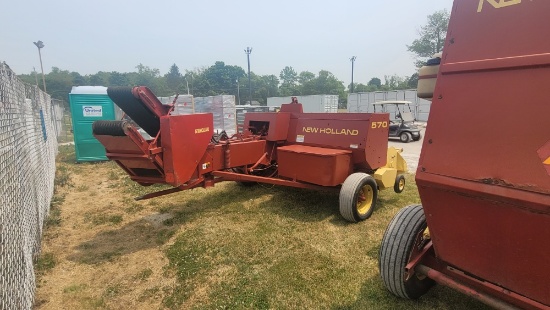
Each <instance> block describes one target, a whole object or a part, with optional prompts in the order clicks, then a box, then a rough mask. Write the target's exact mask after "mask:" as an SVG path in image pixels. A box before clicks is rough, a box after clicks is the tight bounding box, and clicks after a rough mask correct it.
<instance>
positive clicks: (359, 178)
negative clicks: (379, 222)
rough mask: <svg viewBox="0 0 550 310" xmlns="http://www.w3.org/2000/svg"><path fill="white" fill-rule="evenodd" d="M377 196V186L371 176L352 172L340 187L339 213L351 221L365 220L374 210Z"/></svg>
mask: <svg viewBox="0 0 550 310" xmlns="http://www.w3.org/2000/svg"><path fill="white" fill-rule="evenodd" d="M377 196H378V186H377V184H376V180H375V179H374V178H373V177H372V176H370V175H368V174H366V173H362V172H358V173H353V174H351V175H350V176H348V177H347V178H346V180H345V181H344V184H342V188H341V189H340V214H341V215H342V217H343V218H344V219H346V220H347V221H349V222H352V223H356V222H359V221H363V220H366V219H368V218H369V217H370V216H371V214H372V212H373V211H374V207H375V205H376V199H377Z"/></svg>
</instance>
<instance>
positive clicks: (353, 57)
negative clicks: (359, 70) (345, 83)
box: [349, 56, 357, 93]
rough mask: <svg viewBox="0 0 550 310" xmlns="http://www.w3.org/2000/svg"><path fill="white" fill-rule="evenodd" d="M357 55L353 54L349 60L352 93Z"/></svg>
mask: <svg viewBox="0 0 550 310" xmlns="http://www.w3.org/2000/svg"><path fill="white" fill-rule="evenodd" d="M356 58H357V57H355V56H352V57H351V58H350V59H349V60H350V61H351V93H353V64H354V63H355V59H356Z"/></svg>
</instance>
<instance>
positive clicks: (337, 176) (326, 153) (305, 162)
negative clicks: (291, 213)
mask: <svg viewBox="0 0 550 310" xmlns="http://www.w3.org/2000/svg"><path fill="white" fill-rule="evenodd" d="M277 153H278V157H279V175H280V176H282V177H286V178H289V179H292V180H298V181H303V182H308V183H313V184H317V185H322V186H336V185H339V184H342V183H343V182H344V181H345V180H346V178H347V177H348V176H349V175H350V174H351V171H352V164H351V151H345V150H335V149H327V148H320V147H311V146H303V145H288V146H282V147H279V148H278V149H277Z"/></svg>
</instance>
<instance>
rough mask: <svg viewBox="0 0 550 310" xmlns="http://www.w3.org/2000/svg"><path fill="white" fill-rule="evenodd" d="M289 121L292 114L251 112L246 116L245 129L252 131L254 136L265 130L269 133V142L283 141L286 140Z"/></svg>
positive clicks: (267, 137)
mask: <svg viewBox="0 0 550 310" xmlns="http://www.w3.org/2000/svg"><path fill="white" fill-rule="evenodd" d="M289 120H290V113H285V112H279V113H264V112H251V113H246V114H245V116H244V129H245V131H246V130H251V129H252V131H253V133H254V134H260V133H261V132H262V131H264V130H265V131H267V132H268V133H267V136H266V137H265V138H266V140H267V141H282V140H285V139H286V136H287V133H288V123H289Z"/></svg>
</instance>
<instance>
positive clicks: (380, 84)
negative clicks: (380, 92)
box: [367, 77, 382, 88]
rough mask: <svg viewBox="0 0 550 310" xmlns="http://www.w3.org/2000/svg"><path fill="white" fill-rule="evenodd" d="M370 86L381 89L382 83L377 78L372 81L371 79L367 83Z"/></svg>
mask: <svg viewBox="0 0 550 310" xmlns="http://www.w3.org/2000/svg"><path fill="white" fill-rule="evenodd" d="M367 85H368V86H374V87H376V88H380V86H382V81H381V80H380V79H379V78H377V77H373V78H372V79H370V81H369V82H368V83H367Z"/></svg>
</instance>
